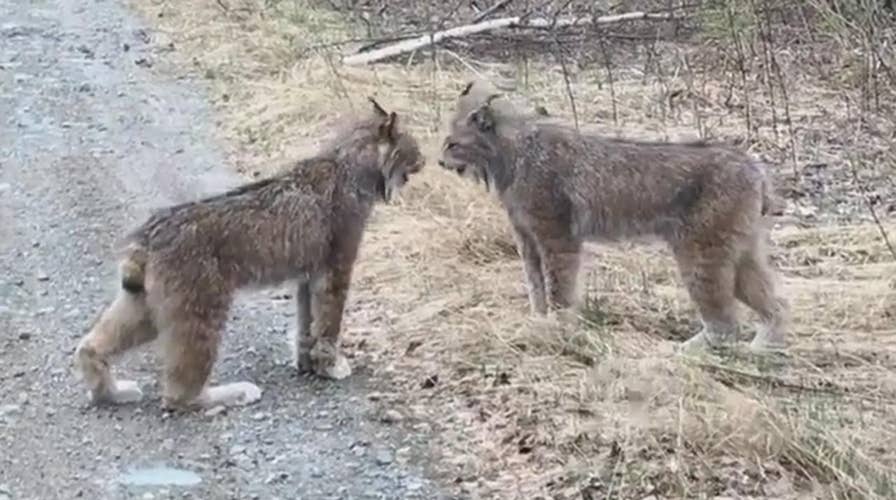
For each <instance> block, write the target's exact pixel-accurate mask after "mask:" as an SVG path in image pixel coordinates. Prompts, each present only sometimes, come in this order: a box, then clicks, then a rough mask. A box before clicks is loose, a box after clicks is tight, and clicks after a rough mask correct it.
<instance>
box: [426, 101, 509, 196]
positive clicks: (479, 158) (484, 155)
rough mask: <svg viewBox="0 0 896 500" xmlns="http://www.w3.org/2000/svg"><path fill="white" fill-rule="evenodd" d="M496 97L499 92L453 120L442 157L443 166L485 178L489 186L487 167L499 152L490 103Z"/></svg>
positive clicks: (483, 179) (472, 176)
mask: <svg viewBox="0 0 896 500" xmlns="http://www.w3.org/2000/svg"><path fill="white" fill-rule="evenodd" d="M494 97H497V96H491V97H489V99H488V100H487V101H486V102H485V104H483V105H482V106H481V107H479V108H478V109H476V110H474V111H472V112H470V113H469V114H467V115H466V116H460V117H457V118H456V119H455V120H454V121H453V122H452V124H451V131H450V132H449V134H448V136H447V137H445V141H444V142H443V143H442V155H441V158H439V165H440V166H441V167H442V168H445V169H448V170H451V171H454V172H457V174H458V175H460V176H461V177H468V178H472V179H473V180H475V181H477V182H479V181H483V182H485V185H486V189H488V187H489V183H490V181H489V178H488V170H487V168H486V167H487V166H488V163H489V162H490V161H493V159H494V158H496V157H497V156H498V136H497V133H496V132H495V120H494V116H493V114H492V110H491V108H490V107H489V105H490V102H491V100H492V99H493V98H494Z"/></svg>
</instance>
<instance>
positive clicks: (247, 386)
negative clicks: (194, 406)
mask: <svg viewBox="0 0 896 500" xmlns="http://www.w3.org/2000/svg"><path fill="white" fill-rule="evenodd" d="M260 399H261V388H259V387H258V386H257V385H255V384H253V383H251V382H234V383H231V384H223V385H218V386H214V387H209V388H207V389H205V391H204V392H203V393H202V395H201V396H200V397H199V399H198V403H199V405H200V406H202V407H204V408H213V407H215V406H246V405H250V404H252V403H255V402H257V401H258V400H260Z"/></svg>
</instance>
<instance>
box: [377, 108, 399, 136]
mask: <svg viewBox="0 0 896 500" xmlns="http://www.w3.org/2000/svg"><path fill="white" fill-rule="evenodd" d="M397 121H398V115H396V114H395V112H394V111H393V112H391V113H389V114H388V116H387V118H386V120H385V121H384V122H383V123H382V124H381V125H380V139H381V140H384V141H394V140H395V123H396V122H397Z"/></svg>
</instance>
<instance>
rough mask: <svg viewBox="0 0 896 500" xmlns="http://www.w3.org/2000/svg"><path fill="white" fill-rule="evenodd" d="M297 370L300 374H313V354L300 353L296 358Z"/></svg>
mask: <svg viewBox="0 0 896 500" xmlns="http://www.w3.org/2000/svg"><path fill="white" fill-rule="evenodd" d="M295 363H296V370H298V371H299V373H313V372H314V361H313V360H312V359H311V352H310V351H309V352H300V353H298V355H297V356H296V360H295Z"/></svg>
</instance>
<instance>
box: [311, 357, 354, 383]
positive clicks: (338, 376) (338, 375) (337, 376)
mask: <svg viewBox="0 0 896 500" xmlns="http://www.w3.org/2000/svg"><path fill="white" fill-rule="evenodd" d="M315 372H316V373H317V374H318V375H319V376H321V377H324V378H329V379H332V380H342V379H344V378H346V377H348V376H349V375H351V374H352V367H351V365H350V364H349V362H348V360H347V359H345V356H343V355H341V354H337V355H336V356H335V357H334V358H333V359H331V360H328V362H324V363H318V365H317V367H316V369H315Z"/></svg>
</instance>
